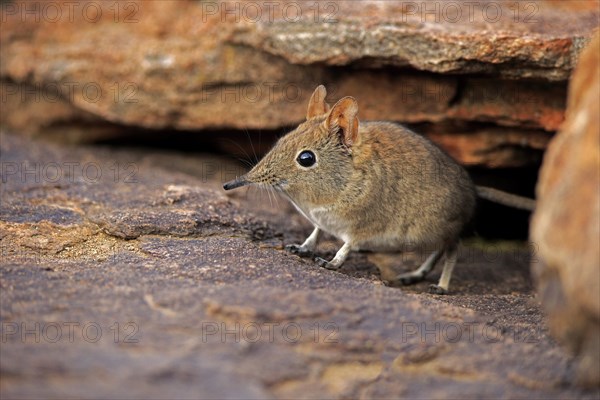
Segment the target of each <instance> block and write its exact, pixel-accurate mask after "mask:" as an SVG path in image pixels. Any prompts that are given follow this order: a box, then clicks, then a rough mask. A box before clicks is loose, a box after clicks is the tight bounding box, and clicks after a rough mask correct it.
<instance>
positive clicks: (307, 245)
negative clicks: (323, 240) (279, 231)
mask: <svg viewBox="0 0 600 400" xmlns="http://www.w3.org/2000/svg"><path fill="white" fill-rule="evenodd" d="M320 233H321V230H320V229H319V228H315V229H314V230H313V231H312V233H311V234H310V236H309V237H307V238H306V240H305V241H304V243H302V244H301V245H300V246H298V245H297V244H288V245H287V246H285V249H286V250H287V251H289V252H290V253H294V254H298V255H299V256H300V257H311V256H312V255H313V253H314V252H315V248H316V247H317V240H319V234H320Z"/></svg>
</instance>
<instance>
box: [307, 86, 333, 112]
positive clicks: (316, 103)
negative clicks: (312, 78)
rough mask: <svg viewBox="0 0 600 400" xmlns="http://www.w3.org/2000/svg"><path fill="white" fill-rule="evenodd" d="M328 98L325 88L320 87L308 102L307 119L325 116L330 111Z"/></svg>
mask: <svg viewBox="0 0 600 400" xmlns="http://www.w3.org/2000/svg"><path fill="white" fill-rule="evenodd" d="M326 96H327V90H326V89H325V86H323V85H319V86H317V88H316V89H315V91H314V92H313V94H312V96H310V100H309V101H308V110H307V111H306V119H311V118H313V117H317V116H319V115H323V114H325V113H327V111H329V105H328V104H327V103H325V97H326Z"/></svg>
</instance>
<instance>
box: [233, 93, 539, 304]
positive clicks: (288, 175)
mask: <svg viewBox="0 0 600 400" xmlns="http://www.w3.org/2000/svg"><path fill="white" fill-rule="evenodd" d="M326 94H327V92H326V90H325V87H324V86H322V85H321V86H319V87H317V88H316V90H315V91H314V93H313V94H312V97H311V99H310V101H309V104H308V111H307V115H306V121H305V122H304V123H302V124H300V125H299V126H298V127H297V128H296V129H295V130H294V131H292V132H290V133H289V134H287V135H286V136H284V137H282V138H281V139H280V140H279V141H278V142H277V143H276V144H275V146H274V147H273V149H272V150H271V151H270V152H269V153H268V154H267V155H265V156H264V158H263V159H262V160H261V161H260V162H259V163H258V164H257V165H256V166H255V167H254V168H252V170H251V171H250V172H248V173H247V174H245V175H243V176H241V177H239V178H237V179H235V180H233V181H231V182H228V183H226V184H225V185H224V186H223V188H224V189H225V190H230V189H234V188H237V187H240V186H244V185H247V184H255V185H258V186H271V187H273V188H275V189H276V190H278V191H279V192H281V193H282V194H283V195H284V196H286V197H287V198H288V199H289V200H290V201H291V202H292V204H294V206H295V207H296V208H297V209H298V211H300V213H301V214H302V215H304V216H305V217H306V218H307V219H308V220H309V221H311V222H312V223H313V225H314V226H315V229H314V230H313V232H312V233H311V234H310V236H309V237H308V238H307V239H306V241H305V242H304V243H302V244H301V245H289V246H286V248H287V249H288V250H290V251H291V252H293V253H297V254H299V255H301V256H312V254H313V252H314V250H315V247H316V244H317V240H318V238H319V234H320V232H321V231H325V232H328V233H330V234H332V235H334V236H335V237H337V238H339V239H340V240H342V241H343V242H344V245H343V246H342V247H341V248H340V249H339V250H338V252H337V254H336V255H335V257H334V258H333V259H332V260H331V261H326V260H324V259H322V258H320V257H316V258H315V261H316V262H317V263H318V264H319V265H321V266H323V267H325V268H329V269H338V268H339V267H340V266H341V265H342V263H343V262H344V260H346V258H347V257H348V254H349V253H350V252H351V251H357V250H370V251H374V252H399V251H405V250H406V249H408V248H411V249H415V248H416V249H418V250H420V251H423V252H424V251H427V252H429V253H430V255H429V257H428V258H427V259H426V260H425V262H424V263H423V264H422V265H421V266H420V267H419V268H418V269H417V270H415V271H413V272H409V273H404V274H400V275H397V276H396V277H395V279H394V280H393V282H391V283H399V284H410V283H414V282H417V281H420V280H422V279H424V278H425V276H426V275H427V273H428V272H430V271H431V270H432V269H433V267H434V266H435V264H436V263H437V262H438V261H439V260H440V259H441V258H442V257H443V258H444V268H443V271H442V275H441V278H440V280H439V283H438V284H437V285H432V286H431V290H432V291H433V292H434V293H440V294H441V293H446V292H447V290H448V285H449V283H450V277H451V275H452V270H453V268H454V265H455V264H456V255H457V245H458V241H459V236H460V234H461V232H462V231H463V228H464V226H465V225H466V224H467V223H468V222H469V221H470V220H471V218H472V217H473V213H474V209H475V204H476V197H477V194H478V191H479V192H480V194H481V196H482V197H485V198H488V199H492V200H495V201H499V202H504V203H506V202H510V200H511V199H512V200H514V203H516V205H517V206H518V205H520V203H519V200H520V199H522V198H519V197H518V196H513V195H509V194H507V193H504V192H500V193H495V192H494V190H495V189H489V188H476V187H475V186H474V184H473V182H472V181H471V178H470V177H469V175H468V174H467V172H466V171H465V170H464V168H462V167H461V166H460V165H458V164H457V163H456V162H455V161H454V160H453V159H452V158H450V157H449V156H448V155H446V154H445V153H444V152H443V151H442V150H440V149H439V148H438V147H436V146H435V145H434V144H433V143H431V142H430V141H428V140H427V139H425V138H423V137H422V136H419V135H417V134H415V133H413V132H411V131H410V130H408V129H406V128H404V127H403V126H401V125H398V124H395V123H390V122H360V123H359V120H358V104H357V102H356V100H355V99H354V98H352V97H344V98H342V99H341V100H339V101H338V102H337V103H336V104H335V105H334V106H333V107H332V108H331V109H330V107H329V106H328V105H327V103H326V102H325V96H326ZM502 195H507V196H508V200H506V199H502V198H501V199H497V198H495V197H498V196H500V197H502ZM502 200H504V201H502ZM525 200H528V199H525ZM511 205H515V204H512V203H511ZM528 206H530V204H526V205H525V208H527V207H528Z"/></svg>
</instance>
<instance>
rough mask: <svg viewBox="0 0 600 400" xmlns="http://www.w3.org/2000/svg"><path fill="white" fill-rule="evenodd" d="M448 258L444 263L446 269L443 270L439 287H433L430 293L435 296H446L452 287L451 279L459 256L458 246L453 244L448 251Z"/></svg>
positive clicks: (430, 288)
mask: <svg viewBox="0 0 600 400" xmlns="http://www.w3.org/2000/svg"><path fill="white" fill-rule="evenodd" d="M445 253H446V257H445V259H446V260H445V262H444V269H443V270H442V276H441V277H440V281H439V282H438V284H437V285H431V286H430V287H429V292H431V293H435V294H446V293H448V286H449V285H450V278H451V277H452V271H453V270H454V266H455V265H456V258H457V254H458V245H457V244H453V245H451V246H449V247H448V248H447V249H446V252H445Z"/></svg>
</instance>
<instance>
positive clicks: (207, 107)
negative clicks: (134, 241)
mask: <svg viewBox="0 0 600 400" xmlns="http://www.w3.org/2000/svg"><path fill="white" fill-rule="evenodd" d="M48 4H49V3H47V2H36V1H17V2H10V3H3V7H2V24H1V26H0V33H1V35H0V79H1V80H2V97H3V99H2V105H3V112H1V113H0V122H1V123H2V124H3V125H5V126H7V127H8V128H10V129H13V130H15V131H19V132H28V133H30V134H42V132H43V134H44V135H49V134H53V132H54V136H55V137H57V138H60V137H61V135H63V136H68V139H67V140H70V141H77V140H79V141H81V140H85V139H87V140H89V141H93V140H96V139H98V138H103V137H114V136H115V135H119V134H123V133H126V132H129V131H130V127H136V128H150V129H177V130H190V131H192V130H194V131H197V130H201V129H211V128H218V129H256V130H265V129H281V128H282V127H288V126H292V125H295V124H297V123H298V122H300V121H301V120H302V117H303V115H304V112H305V110H304V107H305V104H306V102H307V101H308V97H309V96H310V94H311V93H312V91H313V90H314V88H315V87H316V86H317V85H318V84H321V83H323V84H326V85H327V87H328V89H329V88H330V89H329V90H330V99H329V100H331V101H334V100H336V99H338V98H339V97H342V96H345V95H353V96H355V97H357V98H358V99H359V101H360V103H361V118H363V119H385V120H396V121H400V122H405V123H409V122H413V123H437V122H440V121H443V122H445V123H447V124H448V126H451V125H452V124H459V125H461V126H462V125H463V124H464V123H465V122H466V123H471V124H472V126H471V127H470V128H469V129H468V131H472V130H477V129H478V124H480V123H485V124H490V125H492V126H493V127H494V128H495V127H499V128H503V127H509V128H511V132H512V133H511V134H512V135H515V134H516V132H519V133H518V134H519V135H520V136H521V139H520V142H522V143H528V142H530V139H529V138H528V137H527V135H528V134H529V132H530V131H531V130H534V131H535V130H544V131H547V132H553V131H555V130H556V129H557V128H558V126H559V124H560V123H561V121H562V119H563V112H564V107H565V106H564V99H565V81H566V79H567V76H568V75H569V73H570V71H571V70H572V67H573V65H574V61H575V59H576V56H577V54H578V51H579V49H580V48H581V47H582V46H583V44H584V43H585V42H586V41H587V40H588V39H587V38H588V37H589V35H590V32H591V30H592V29H593V28H594V27H595V26H597V25H598V11H597V9H594V7H593V4H590V2H584V3H581V2H569V5H564V4H562V3H560V4H559V3H554V2H539V3H538V2H531V3H527V4H525V5H523V4H521V3H518V7H517V8H515V7H516V6H515V5H516V4H517V3H515V4H512V3H506V4H504V3H489V4H486V3H483V2H482V3H481V4H480V3H479V2H475V3H472V2H451V4H450V3H448V4H450V5H448V4H446V3H443V2H431V3H423V2H396V1H390V2H388V1H385V2H369V3H367V4H365V5H364V7H354V6H351V2H325V1H323V2H312V3H311V2H308V3H305V2H295V1H284V2H276V6H275V5H273V3H272V2H238V1H229V2H193V1H180V2H177V3H175V2H168V1H155V2H142V1H139V2H136V1H131V2H125V3H123V2H118V3H104V2H94V1H82V2H77V3H64V4H63V3H61V2H52V4H53V5H54V6H49V5H48ZM69 4H70V5H69ZM269 4H270V5H269ZM413 6H414V7H416V8H413ZM52 7H58V8H59V10H60V11H61V15H60V16H59V17H57V16H56V14H55V13H54V8H52ZM70 7H72V8H70ZM270 7H271V8H270ZM511 7H513V8H511ZM36 10H37V14H36ZM96 10H99V11H100V12H101V15H100V14H97V13H96ZM494 12H496V14H497V16H496V14H494ZM257 13H258V14H257ZM458 14H460V15H458ZM96 15H98V17H96ZM296 16H297V17H296ZM56 92H58V93H60V95H59V96H56V95H54V94H56ZM49 93H50V94H52V95H50V96H49V95H48V94H49ZM492 130H493V129H492ZM424 133H427V132H424ZM195 134H197V133H195ZM464 139H465V138H464V137H463V138H462V139H460V140H459V141H460V142H464ZM63 140H64V139H63ZM474 140H475V143H469V144H468V146H466V147H465V150H463V151H461V152H459V153H460V154H461V155H464V158H461V159H460V161H463V162H473V160H476V159H477V158H478V157H477V155H476V154H473V153H468V151H467V150H466V149H469V148H475V147H478V146H479V145H480V144H481V143H484V142H490V143H492V142H496V141H497V140H496V139H489V140H486V141H483V142H482V141H481V140H479V139H478V138H474ZM445 143H450V139H448V140H447V141H445ZM457 143H458V142H456V143H453V146H454V147H456V146H457ZM528 150H530V151H531V152H532V154H535V153H536V152H537V151H538V150H537V149H536V148H531V149H528ZM486 151H488V153H490V154H493V153H494V150H493V149H486ZM461 157H462V156H461ZM525 158H526V157H525ZM522 160H523V156H522V154H520V153H519V154H517V153H515V155H514V157H513V156H512V155H508V156H507V155H506V154H505V155H504V156H502V157H501V158H498V159H496V160H492V161H490V162H488V161H486V163H487V164H492V163H493V164H495V165H498V166H511V165H515V164H521V163H522Z"/></svg>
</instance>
